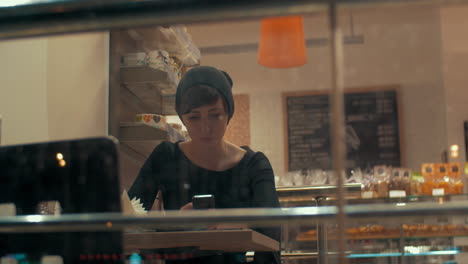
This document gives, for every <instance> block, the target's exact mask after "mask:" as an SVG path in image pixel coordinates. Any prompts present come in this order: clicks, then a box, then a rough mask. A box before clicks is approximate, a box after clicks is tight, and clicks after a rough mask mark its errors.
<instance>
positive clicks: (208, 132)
mask: <svg viewBox="0 0 468 264" xmlns="http://www.w3.org/2000/svg"><path fill="white" fill-rule="evenodd" d="M182 121H183V122H184V125H185V126H186V127H187V131H188V133H189V135H190V138H191V139H192V141H193V142H195V143H202V144H206V145H213V144H219V143H221V141H222V139H223V137H224V132H225V131H226V127H227V123H228V115H227V113H226V110H225V108H224V103H223V100H222V99H221V98H219V97H218V100H217V101H216V103H214V104H211V105H203V106H200V107H197V108H193V109H192V110H191V111H190V112H189V113H187V114H185V115H182Z"/></svg>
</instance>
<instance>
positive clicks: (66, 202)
mask: <svg viewBox="0 0 468 264" xmlns="http://www.w3.org/2000/svg"><path fill="white" fill-rule="evenodd" d="M119 193H120V187H119V159H118V151H117V142H116V140H114V139H112V138H108V137H104V138H90V139H79V140H68V141H57V142H47V143H35V144H25V145H14V146H4V147H0V203H15V205H16V211H17V215H26V214H39V212H38V204H39V202H41V201H51V200H52V201H58V202H59V203H60V206H61V208H62V211H61V214H70V213H94V212H99V213H104V212H119V211H120V210H121V209H120V195H119ZM18 252H20V253H25V254H27V255H29V256H31V257H33V258H34V257H35V258H37V259H38V258H40V256H41V255H44V254H49V255H50V254H52V255H62V256H63V257H64V260H65V263H81V261H80V257H81V256H83V255H89V254H97V253H99V254H102V253H106V254H119V255H120V254H121V253H122V236H121V233H120V232H61V233H29V234H27V233H14V234H0V257H1V256H2V255H5V254H11V253H18ZM101 262H103V260H99V261H97V263H101ZM116 262H117V263H118V262H119V261H114V262H113V263H116ZM87 263H89V261H88V262H87Z"/></svg>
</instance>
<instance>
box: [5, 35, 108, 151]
mask: <svg viewBox="0 0 468 264" xmlns="http://www.w3.org/2000/svg"><path fill="white" fill-rule="evenodd" d="M108 47H109V44H108V34H107V33H90V34H74V35H63V36H53V37H43V38H34V39H19V40H12V41H0V57H1V58H2V60H0V83H1V86H0V115H2V118H3V122H2V142H1V144H2V145H11V144H22V143H30V142H41V141H48V140H62V139H72V138H83V137H92V136H105V135H107V109H108V107H107V97H108V96H107V91H108V65H109V64H108V61H109V60H108V54H109V52H108V50H109V49H108Z"/></svg>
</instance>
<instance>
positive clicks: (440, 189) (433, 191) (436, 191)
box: [432, 188, 444, 196]
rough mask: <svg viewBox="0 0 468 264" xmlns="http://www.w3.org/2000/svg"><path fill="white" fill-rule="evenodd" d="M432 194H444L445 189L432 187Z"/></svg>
mask: <svg viewBox="0 0 468 264" xmlns="http://www.w3.org/2000/svg"><path fill="white" fill-rule="evenodd" d="M432 196H444V189H443V188H439V189H432Z"/></svg>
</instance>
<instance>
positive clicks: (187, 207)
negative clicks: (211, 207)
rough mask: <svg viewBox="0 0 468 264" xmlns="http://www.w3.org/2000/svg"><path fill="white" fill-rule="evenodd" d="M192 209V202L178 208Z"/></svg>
mask: <svg viewBox="0 0 468 264" xmlns="http://www.w3.org/2000/svg"><path fill="white" fill-rule="evenodd" d="M192 209H193V204H192V203H188V204H186V205H184V206H182V207H181V208H180V210H192Z"/></svg>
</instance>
